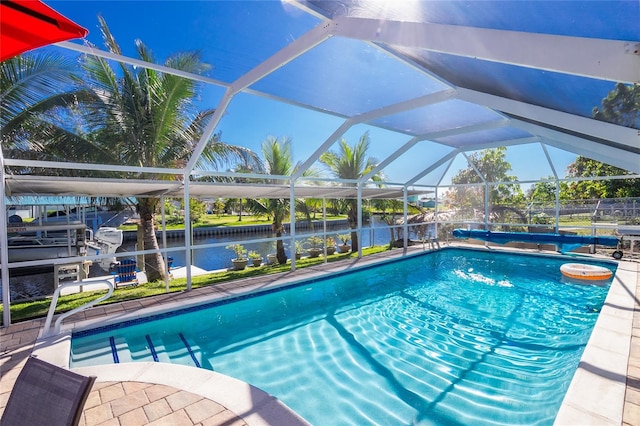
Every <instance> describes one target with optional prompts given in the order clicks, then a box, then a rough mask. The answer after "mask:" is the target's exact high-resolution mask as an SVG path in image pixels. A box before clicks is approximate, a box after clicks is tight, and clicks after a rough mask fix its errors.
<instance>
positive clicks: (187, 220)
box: [183, 173, 191, 291]
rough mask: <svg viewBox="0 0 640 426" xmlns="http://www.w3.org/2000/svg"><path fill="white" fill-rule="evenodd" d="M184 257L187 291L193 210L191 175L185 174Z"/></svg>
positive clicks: (189, 273) (189, 287)
mask: <svg viewBox="0 0 640 426" xmlns="http://www.w3.org/2000/svg"><path fill="white" fill-rule="evenodd" d="M183 178H184V204H185V209H184V258H185V262H184V263H185V266H186V268H187V291H191V212H190V209H189V207H190V204H191V203H190V202H189V200H190V198H189V197H190V196H189V176H188V175H187V174H186V173H185V174H184V176H183Z"/></svg>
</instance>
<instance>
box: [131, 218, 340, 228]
mask: <svg viewBox="0 0 640 426" xmlns="http://www.w3.org/2000/svg"><path fill="white" fill-rule="evenodd" d="M346 218H347V216H346V215H338V216H327V221H331V220H341V219H346ZM180 219H182V218H180ZM314 220H322V218H321V217H320V218H316V219H314ZM170 221H171V218H170V217H169V218H167V222H170ZM301 221H302V220H301ZM271 222H272V221H271V219H269V218H267V217H266V216H252V215H243V216H242V220H241V221H239V220H238V216H237V215H222V216H216V215H211V214H209V215H203V216H201V217H200V219H199V220H198V221H197V222H196V223H194V225H193V227H194V228H201V227H208V226H247V225H270V224H271ZM161 223H162V222H161V219H160V218H157V219H156V224H157V225H158V226H160V225H161ZM119 228H120V229H122V230H123V231H135V230H136V225H134V224H130V225H121V226H120V227H119ZM166 228H167V230H176V229H184V222H177V223H167V224H166Z"/></svg>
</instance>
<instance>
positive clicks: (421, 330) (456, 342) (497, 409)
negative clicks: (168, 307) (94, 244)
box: [71, 249, 615, 425]
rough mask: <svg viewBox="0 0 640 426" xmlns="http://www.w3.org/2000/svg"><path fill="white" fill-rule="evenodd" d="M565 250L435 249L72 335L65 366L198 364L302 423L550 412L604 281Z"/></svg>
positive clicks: (516, 417)
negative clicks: (574, 267)
mask: <svg viewBox="0 0 640 426" xmlns="http://www.w3.org/2000/svg"><path fill="white" fill-rule="evenodd" d="M566 261H567V260H566V259H557V258H550V257H539V256H529V255H510V254H503V253H489V252H484V251H476V250H460V249H446V250H442V251H440V252H435V253H431V254H427V255H421V256H415V257H411V258H408V259H404V260H401V261H396V262H393V263H388V264H385V265H381V266H376V267H369V268H366V269H364V270H360V271H356V272H352V273H345V274H342V275H339V276H335V277H332V278H329V279H323V280H316V281H313V282H305V283H298V284H296V285H294V286H292V287H289V288H287V289H285V290H278V291H269V292H267V293H266V294H262V295H260V296H257V297H256V296H245V297H239V298H236V300H235V301H233V302H232V303H216V304H212V305H210V306H208V307H206V309H203V308H198V309H195V308H191V309H188V310H186V311H184V312H182V313H181V314H180V315H178V316H168V315H162V316H161V318H159V319H155V320H153V321H148V320H147V319H140V320H136V321H135V322H129V323H126V324H124V325H121V326H109V327H107V328H105V329H96V330H91V331H87V332H82V333H76V334H74V336H73V339H72V354H71V365H72V367H78V366H84V365H96V364H104V363H113V362H116V361H118V362H129V361H153V360H154V359H155V360H158V361H165V362H174V363H180V364H186V365H197V366H200V367H203V368H208V369H211V370H215V371H218V372H220V373H223V374H227V375H230V376H234V377H237V378H239V379H241V380H244V381H246V382H249V383H251V384H253V385H256V386H258V387H260V388H262V389H264V390H265V391H267V392H269V393H271V394H273V395H275V396H277V397H278V398H279V399H280V400H282V401H283V402H285V403H286V404H287V405H288V406H289V407H291V408H292V409H294V410H295V411H296V412H298V413H299V414H300V415H302V416H303V417H305V418H306V419H307V420H308V421H310V422H311V423H312V424H315V425H324V424H332V425H337V424H355V425H362V424H408V423H422V424H551V423H552V422H553V419H554V417H555V415H556V413H557V410H558V408H559V406H560V404H561V402H562V398H563V396H564V394H565V392H566V389H567V387H568V385H569V382H570V381H571V378H572V376H573V374H574V372H575V369H576V367H577V365H578V362H579V359H580V356H581V354H582V351H583V349H584V347H585V345H586V342H587V340H588V338H589V335H590V333H591V329H592V328H593V325H594V324H595V321H596V318H597V314H598V311H599V309H600V307H601V306H602V304H603V302H604V299H605V296H606V293H607V290H608V283H607V285H602V286H594V285H582V284H576V283H571V282H564V281H563V279H562V275H561V273H560V271H559V268H560V265H562V264H563V263H565V262H566ZM571 261H572V262H574V261H575V259H572V260H571ZM590 263H593V262H590ZM602 265H603V266H607V267H608V268H610V269H613V268H614V267H615V266H614V265H612V264H609V263H604V264H602Z"/></svg>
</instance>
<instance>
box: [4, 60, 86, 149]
mask: <svg viewBox="0 0 640 426" xmlns="http://www.w3.org/2000/svg"><path fill="white" fill-rule="evenodd" d="M76 72H77V65H76V63H75V62H74V61H73V60H72V59H70V58H67V57H64V56H61V55H58V54H55V53H51V52H47V51H40V52H37V53H27V54H24V55H19V56H16V57H13V58H10V59H7V60H5V61H2V62H0V99H2V101H1V102H0V135H1V136H0V137H1V141H2V149H3V150H4V151H5V155H7V156H12V157H23V158H24V157H25V154H26V155H27V156H28V158H30V159H47V158H48V159H55V158H54V157H55V153H54V152H53V151H48V150H46V148H45V147H46V146H47V145H52V144H55V143H57V142H58V141H61V140H63V139H65V140H69V139H70V138H74V137H75V136H74V135H73V133H71V132H69V131H68V130H66V129H65V126H61V125H59V123H60V122H61V121H62V120H61V119H58V118H57V115H56V112H59V111H61V110H62V109H66V108H67V107H69V106H70V105H73V104H74V103H76V102H77V100H78V97H79V96H80V95H81V93H82V92H79V91H78V90H77V88H76V87H75V86H74V75H75V73H76ZM64 116H65V117H68V114H65V115H64Z"/></svg>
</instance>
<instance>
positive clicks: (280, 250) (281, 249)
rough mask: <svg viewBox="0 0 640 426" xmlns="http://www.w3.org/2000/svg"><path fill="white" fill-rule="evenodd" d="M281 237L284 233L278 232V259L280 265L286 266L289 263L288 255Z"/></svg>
mask: <svg viewBox="0 0 640 426" xmlns="http://www.w3.org/2000/svg"><path fill="white" fill-rule="evenodd" d="M281 236H282V232H276V237H278V241H277V242H276V258H277V259H278V263H279V264H280V265H284V264H285V263H287V253H285V251H284V242H283V241H282V238H280V237H281Z"/></svg>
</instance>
